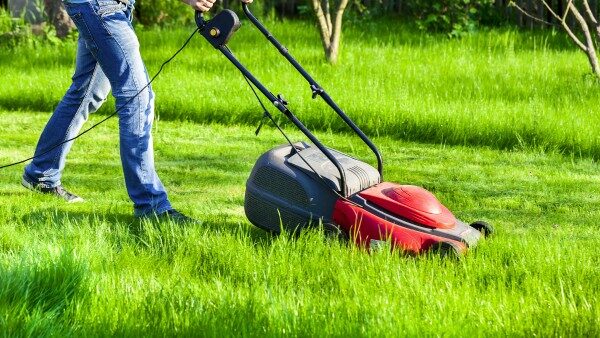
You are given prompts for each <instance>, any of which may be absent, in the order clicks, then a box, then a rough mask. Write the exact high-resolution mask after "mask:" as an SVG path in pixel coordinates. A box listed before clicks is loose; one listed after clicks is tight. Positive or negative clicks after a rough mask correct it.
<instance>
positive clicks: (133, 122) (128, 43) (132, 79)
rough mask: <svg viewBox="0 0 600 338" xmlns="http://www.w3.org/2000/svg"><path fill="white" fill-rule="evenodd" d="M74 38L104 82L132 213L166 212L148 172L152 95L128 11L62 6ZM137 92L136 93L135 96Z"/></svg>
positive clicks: (104, 4) (97, 4)
mask: <svg viewBox="0 0 600 338" xmlns="http://www.w3.org/2000/svg"><path fill="white" fill-rule="evenodd" d="M66 7H67V12H69V15H70V16H71V18H72V19H73V21H74V22H75V25H76V26H77V28H78V30H79V34H80V36H82V37H83V39H84V40H85V41H86V44H87V46H88V48H89V50H90V51H91V52H92V54H93V55H94V57H95V59H96V61H97V62H98V63H99V64H100V66H101V67H102V70H103V71H104V74H106V77H107V78H108V80H109V81H110V84H111V87H112V92H113V96H114V97H115V99H116V105H117V109H118V111H119V137H120V153H121V162H122V165H123V173H124V176H125V184H126V186H127V192H128V193H129V197H130V198H131V200H132V201H133V203H134V209H135V215H137V216H142V215H146V214H151V213H157V214H160V213H164V212H166V211H167V210H171V204H170V203H169V200H168V198H167V194H166V192H165V189H164V187H163V185H162V183H161V181H160V179H159V178H158V175H157V174H156V170H155V168H154V150H153V146H152V136H151V129H152V122H153V119H154V94H153V92H152V88H151V87H150V86H146V85H147V84H148V82H149V79H148V75H147V73H146V68H145V66H144V64H143V62H142V58H141V54H140V51H139V42H138V40H137V37H136V35H135V32H134V31H133V27H132V26H131V23H130V21H129V18H130V9H127V7H126V6H125V5H123V4H122V3H120V2H117V1H112V0H108V1H103V0H100V1H98V0H92V1H91V2H87V3H83V4H72V3H67V4H66ZM138 93H139V95H138Z"/></svg>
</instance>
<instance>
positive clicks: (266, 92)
mask: <svg viewBox="0 0 600 338" xmlns="http://www.w3.org/2000/svg"><path fill="white" fill-rule="evenodd" d="M218 49H219V50H220V51H221V53H223V55H225V57H226V58H227V59H229V61H231V63H233V65H234V66H235V67H236V68H237V69H239V71H240V72H242V74H244V76H245V77H246V78H247V79H248V80H249V81H250V82H252V84H254V85H255V86H256V88H258V90H260V92H261V93H262V94H263V95H264V96H266V97H267V99H269V101H271V103H273V105H274V106H275V107H276V108H277V109H279V111H281V112H282V113H283V114H284V115H285V116H286V117H287V118H288V119H290V121H292V123H293V124H294V125H296V127H298V129H300V131H302V133H303V134H304V135H306V137H308V138H309V139H310V141H311V142H312V143H313V144H314V145H315V146H316V147H317V148H319V150H320V151H321V152H322V153H323V154H324V155H325V156H326V157H327V159H328V160H329V161H331V163H333V165H334V166H335V167H336V169H337V170H338V171H339V173H340V193H341V194H342V196H344V197H348V187H347V186H346V173H345V172H344V168H343V167H342V165H341V164H340V162H339V161H338V160H337V159H336V158H335V157H334V156H333V155H332V154H331V152H330V151H329V149H327V148H326V147H325V146H324V145H323V143H321V141H319V139H317V137H316V136H315V135H313V133H311V132H310V130H308V128H306V126H304V124H302V122H300V120H298V118H297V117H296V116H295V115H294V114H293V113H292V112H291V111H290V110H289V109H288V108H287V107H286V106H285V104H284V103H283V102H282V100H281V99H279V98H277V97H276V96H275V95H273V93H271V92H270V91H269V90H268V89H267V88H266V87H265V86H263V84H262V83H260V81H258V80H257V79H256V78H255V77H254V75H252V73H250V71H248V69H246V67H244V66H243V65H242V64H241V63H240V62H239V61H238V60H237V59H236V58H235V56H233V54H231V52H230V51H229V50H227V48H226V47H224V46H221V47H219V48H218Z"/></svg>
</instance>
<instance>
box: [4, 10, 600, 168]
mask: <svg viewBox="0 0 600 338" xmlns="http://www.w3.org/2000/svg"><path fill="white" fill-rule="evenodd" d="M268 26H269V28H272V30H273V31H274V34H275V35H276V36H277V37H278V38H279V39H280V40H281V41H282V42H283V43H284V45H286V46H287V47H288V48H289V49H290V51H291V52H292V54H293V55H295V56H296V57H297V58H298V59H299V61H300V62H301V63H302V64H303V65H305V67H306V68H307V69H308V71H309V72H311V73H312V74H313V75H314V76H315V78H316V79H317V80H318V81H319V82H320V83H321V84H322V85H323V86H324V88H326V89H327V90H328V91H329V92H330V94H331V96H332V97H333V98H334V99H336V100H337V101H338V103H339V104H340V105H341V107H342V108H344V109H345V110H346V111H347V112H348V113H349V114H350V115H351V116H352V117H353V118H355V119H356V121H357V123H358V124H359V125H360V126H362V127H363V128H364V129H365V131H366V132H367V133H369V134H371V135H385V136H390V137H393V138H396V139H402V140H411V141H418V142H430V143H434V144H440V143H444V144H450V145H475V146H487V147H493V148H497V149H515V148H518V149H521V148H532V147H533V148H538V149H547V150H551V151H557V152H561V153H564V154H574V155H575V156H584V157H591V158H594V159H597V158H598V157H600V136H598V133H597V126H598V125H599V124H600V118H599V117H598V116H599V115H598V114H597V112H596V107H597V105H598V96H599V94H600V86H599V85H598V83H597V82H596V81H595V80H593V79H592V78H591V77H590V76H589V75H587V73H588V72H589V71H588V68H589V67H588V65H587V61H586V59H585V56H584V55H583V54H582V53H580V52H579V51H577V50H576V49H575V48H574V47H573V46H571V45H570V44H569V43H568V42H566V41H565V40H566V39H565V38H564V37H563V36H561V35H560V34H551V33H548V34H544V33H539V32H538V33H518V32H515V31H511V30H492V31H484V32H481V33H478V34H475V35H473V36H470V37H467V38H465V39H462V40H448V39H446V38H445V37H442V36H439V37H436V36H433V37H432V36H426V35H423V34H422V33H419V32H413V31H410V30H407V28H406V27H405V26H403V25H400V24H398V22H395V21H389V22H384V23H380V24H373V23H363V24H354V25H350V24H349V25H348V26H347V27H346V31H345V34H344V40H343V45H342V53H341V61H340V63H339V65H337V66H330V65H328V64H326V63H324V62H323V55H322V54H323V52H322V49H321V44H320V42H319V38H318V34H317V30H316V29H315V28H314V27H312V26H311V25H309V24H307V23H303V22H286V23H280V22H268ZM190 32H191V28H188V29H178V30H149V31H142V32H140V34H139V35H140V40H141V45H142V53H143V55H144V58H145V60H146V62H147V65H148V68H149V70H150V72H151V73H154V72H155V71H156V70H157V69H158V67H159V65H160V64H161V63H162V62H163V61H164V60H165V59H167V58H168V57H169V56H170V55H171V54H172V53H173V52H174V51H175V50H177V49H178V48H179V46H180V45H181V44H182V43H183V41H184V40H185V38H186V37H187V36H188V35H189V34H190ZM230 45H231V48H232V49H233V51H234V52H235V53H236V55H238V56H239V58H240V60H242V62H243V63H244V64H246V65H247V66H248V68H249V69H250V70H251V71H253V72H254V73H255V75H256V76H257V77H258V78H259V79H261V80H262V81H263V82H264V83H265V84H266V85H267V87H268V88H269V89H271V91H272V92H274V93H279V92H281V93H283V94H284V96H285V97H286V98H287V99H288V101H290V103H291V105H290V107H291V108H292V110H294V111H295V112H297V113H298V115H299V116H301V117H302V119H303V121H306V123H307V124H308V125H309V126H313V127H316V128H319V129H321V130H334V131H341V130H345V129H344V128H343V126H342V125H341V124H340V123H338V120H337V119H336V117H335V116H334V115H333V114H332V113H330V110H329V109H328V108H327V107H326V106H325V105H324V104H323V103H322V102H315V101H313V100H311V99H310V90H309V88H308V85H307V84H306V83H305V82H304V80H303V79H302V78H301V77H300V76H299V75H298V74H296V73H295V71H294V70H293V69H292V67H291V66H289V65H288V64H287V63H286V62H285V60H283V58H281V56H280V55H279V54H278V52H277V51H276V50H275V49H274V48H273V47H272V46H270V45H269V44H268V43H267V42H266V40H264V38H263V37H262V36H261V35H259V33H258V31H257V30H256V29H253V27H251V26H250V25H249V24H248V23H245V24H244V26H243V27H242V29H241V30H240V31H239V32H238V33H237V34H236V36H234V38H233V39H232V41H231V44H230ZM74 50H75V44H74V43H71V44H66V45H62V46H57V47H55V48H38V49H27V48H22V49H17V50H2V51H0V74H2V80H3V83H4V84H10V85H8V86H7V85H3V87H2V89H1V90H0V107H3V108H4V109H9V110H15V109H23V110H31V109H33V110H38V111H51V110H52V108H53V107H54V106H55V105H56V103H57V102H58V100H59V99H60V97H61V95H62V94H63V93H64V90H65V89H66V88H67V87H68V85H69V77H70V75H71V72H72V67H73V62H74ZM15 55H18V56H19V57H15ZM40 69H43V70H44V71H43V72H40ZM154 88H155V90H156V93H157V113H158V114H159V116H160V118H162V119H168V120H173V119H184V120H190V121H195V122H218V123H225V124H229V123H236V124H250V125H255V124H256V123H257V122H258V119H259V118H260V108H259V107H258V105H257V103H256V102H255V101H254V99H253V98H252V95H251V92H250V90H249V89H248V88H247V85H246V84H245V82H244V81H243V80H242V78H241V76H240V75H239V73H238V72H237V71H236V70H235V68H234V67H233V66H232V65H231V64H230V63H229V62H228V61H227V60H226V59H225V58H224V57H223V56H222V55H220V53H218V52H217V51H215V50H214V49H213V48H212V47H210V46H209V44H208V43H207V42H206V41H204V40H203V39H202V38H201V37H199V36H198V37H196V39H195V40H194V41H192V43H191V44H190V45H189V47H188V48H187V49H186V50H185V51H184V52H183V53H182V54H181V55H180V56H179V57H178V58H177V59H176V60H175V61H174V62H173V63H172V64H171V65H169V66H168V67H167V69H166V70H165V72H164V73H163V75H162V76H161V77H160V78H159V79H158V80H157V82H156V83H155V85H154ZM107 112H108V111H107V110H104V113H107Z"/></svg>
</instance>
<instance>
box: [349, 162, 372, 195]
mask: <svg viewBox="0 0 600 338" xmlns="http://www.w3.org/2000/svg"><path fill="white" fill-rule="evenodd" d="M347 170H348V171H349V172H351V173H353V174H354V175H356V178H358V182H359V184H360V189H359V191H361V190H364V189H366V188H368V187H369V186H370V182H369V174H368V173H367V172H366V171H365V170H364V169H363V168H361V167H359V166H354V167H350V168H348V169H347Z"/></svg>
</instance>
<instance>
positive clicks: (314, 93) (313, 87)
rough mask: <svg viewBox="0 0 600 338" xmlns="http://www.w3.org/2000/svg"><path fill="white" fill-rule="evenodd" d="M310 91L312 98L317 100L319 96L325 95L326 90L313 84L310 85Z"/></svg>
mask: <svg viewBox="0 0 600 338" xmlns="http://www.w3.org/2000/svg"><path fill="white" fill-rule="evenodd" d="M310 90H312V98H313V100H314V99H316V98H317V95H321V94H323V92H324V90H323V88H321V87H319V86H317V85H315V84H311V85H310Z"/></svg>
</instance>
